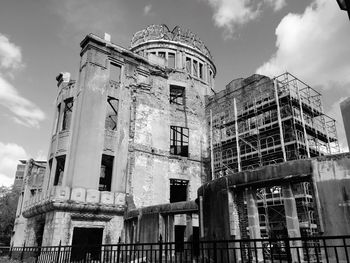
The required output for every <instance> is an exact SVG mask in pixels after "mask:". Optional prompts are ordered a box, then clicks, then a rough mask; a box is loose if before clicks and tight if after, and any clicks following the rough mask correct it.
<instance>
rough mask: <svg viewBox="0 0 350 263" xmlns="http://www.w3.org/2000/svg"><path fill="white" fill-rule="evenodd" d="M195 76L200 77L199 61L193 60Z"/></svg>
mask: <svg viewBox="0 0 350 263" xmlns="http://www.w3.org/2000/svg"><path fill="white" fill-rule="evenodd" d="M192 72H193V76H195V77H198V61H197V60H193V70H192Z"/></svg>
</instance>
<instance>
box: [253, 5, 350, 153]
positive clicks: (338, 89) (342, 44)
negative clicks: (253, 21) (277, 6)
mask: <svg viewBox="0 0 350 263" xmlns="http://www.w3.org/2000/svg"><path fill="white" fill-rule="evenodd" d="M349 28H350V27H349V21H348V18H347V16H346V14H345V13H343V12H341V11H340V9H339V7H338V6H337V3H336V1H328V0H314V1H313V2H312V3H311V4H310V5H309V6H308V7H307V8H306V9H305V10H304V12H303V13H302V14H292V13H290V14H288V15H286V16H285V17H284V18H283V19H282V20H281V22H280V23H279V25H278V26H277V28H276V31H275V33H276V36H277V40H276V48H277V50H276V52H275V53H274V54H273V55H272V56H271V57H270V58H269V59H268V60H267V61H266V62H265V63H263V65H261V66H260V67H258V69H257V70H256V72H257V73H259V74H263V75H267V76H270V77H273V76H276V75H279V74H281V73H283V72H284V71H286V70H287V71H289V72H291V73H293V74H294V75H296V76H297V77H298V78H300V79H301V80H303V81H305V82H306V83H308V84H309V85H311V86H312V87H314V88H315V89H317V90H318V91H320V92H322V93H323V95H324V96H323V97H322V99H323V102H324V103H323V105H324V106H325V112H326V113H327V115H329V116H330V117H332V118H335V119H336V124H337V133H338V139H339V144H340V148H341V149H342V150H348V147H347V144H346V139H345V132H344V126H343V120H342V117H341V113H340V108H339V102H340V101H341V100H342V99H344V98H345V97H346V96H350V92H349V88H348V87H349V85H350V74H349V72H350V63H349V61H350V52H349V51H350V49H349V43H350V34H349Z"/></svg>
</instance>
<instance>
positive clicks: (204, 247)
mask: <svg viewBox="0 0 350 263" xmlns="http://www.w3.org/2000/svg"><path fill="white" fill-rule="evenodd" d="M0 255H3V256H4V255H6V256H8V257H9V258H12V259H17V260H20V261H22V262H38V263H46V262H47V263H64V262H87V263H88V262H91V263H92V262H93V263H98V262H107V263H126V262H130V263H146V262H147V263H148V262H157V263H158V262H159V263H160V262H162V263H165V262H166V263H168V262H169V263H173V262H174V263H177V262H181V263H187V262H188V263H189V262H191V263H194V262H198V263H209V262H223V263H224V262H225V263H226V262H237V263H238V262H239V263H245V262H252V263H260V262H264V263H265V262H266V263H270V262H271V263H274V262H275V263H282V262H288V263H289V262H291V263H292V262H293V263H294V262H317V263H319V262H324V263H333V262H342V263H343V262H344V263H345V262H347V263H350V261H349V256H350V236H335V237H307V238H288V239H242V240H220V241H199V242H163V241H162V239H161V237H160V239H159V241H158V242H156V243H135V244H125V243H122V242H120V241H119V243H118V244H111V245H101V246H97V247H96V246H94V247H91V246H85V247H81V246H61V245H59V246H51V247H26V246H23V247H0Z"/></svg>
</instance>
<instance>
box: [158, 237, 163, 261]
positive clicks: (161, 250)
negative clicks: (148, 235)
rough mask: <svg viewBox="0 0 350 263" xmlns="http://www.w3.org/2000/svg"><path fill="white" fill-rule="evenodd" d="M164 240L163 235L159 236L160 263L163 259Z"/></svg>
mask: <svg viewBox="0 0 350 263" xmlns="http://www.w3.org/2000/svg"><path fill="white" fill-rule="evenodd" d="M162 243H163V240H162V234H160V235H159V242H158V244H159V263H162V257H163V244H162Z"/></svg>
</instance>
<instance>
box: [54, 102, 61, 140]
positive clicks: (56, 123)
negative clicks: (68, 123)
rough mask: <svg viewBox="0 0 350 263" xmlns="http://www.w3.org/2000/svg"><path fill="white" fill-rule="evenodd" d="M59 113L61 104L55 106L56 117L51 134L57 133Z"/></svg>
mask: <svg viewBox="0 0 350 263" xmlns="http://www.w3.org/2000/svg"><path fill="white" fill-rule="evenodd" d="M60 113H61V103H60V104H58V106H57V116H56V120H55V130H54V133H53V134H56V133H57V131H58V127H59V122H60V117H61V116H60Z"/></svg>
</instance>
